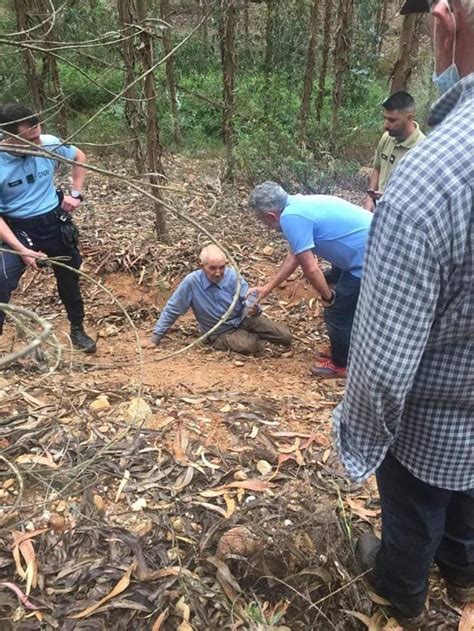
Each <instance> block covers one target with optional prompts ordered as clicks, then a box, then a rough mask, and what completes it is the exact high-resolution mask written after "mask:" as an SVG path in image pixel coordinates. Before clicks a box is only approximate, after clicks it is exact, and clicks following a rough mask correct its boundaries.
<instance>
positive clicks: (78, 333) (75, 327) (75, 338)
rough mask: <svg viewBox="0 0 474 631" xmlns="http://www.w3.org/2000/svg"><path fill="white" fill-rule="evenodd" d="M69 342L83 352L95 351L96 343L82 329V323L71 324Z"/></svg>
mask: <svg viewBox="0 0 474 631" xmlns="http://www.w3.org/2000/svg"><path fill="white" fill-rule="evenodd" d="M71 342H72V345H73V346H75V348H78V349H79V350H81V351H84V353H95V352H96V350H97V346H96V343H95V342H94V340H93V339H92V338H91V337H89V336H88V335H87V333H86V332H85V331H84V327H83V326H82V324H71Z"/></svg>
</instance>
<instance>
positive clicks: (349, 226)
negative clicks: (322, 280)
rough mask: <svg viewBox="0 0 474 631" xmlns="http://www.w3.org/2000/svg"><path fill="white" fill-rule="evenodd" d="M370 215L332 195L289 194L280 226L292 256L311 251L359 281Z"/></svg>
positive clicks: (370, 219)
mask: <svg viewBox="0 0 474 631" xmlns="http://www.w3.org/2000/svg"><path fill="white" fill-rule="evenodd" d="M371 221H372V213H370V212H369V211H368V210H365V209H364V208H360V206H356V205H355V204H351V203H350V202H347V201H345V200H344V199H340V198H339V197H334V196H332V195H288V200H287V203H286V206H285V209H284V210H283V212H282V214H281V217H280V225H281V228H282V231H283V234H284V235H285V237H286V239H287V241H288V243H289V244H290V248H291V251H292V252H293V254H301V253H302V252H306V250H312V251H313V252H314V253H315V254H316V255H317V256H320V257H321V258H323V259H325V260H326V261H329V262H330V263H332V265H335V266H336V267H339V268H340V269H342V270H344V271H347V272H350V273H351V274H353V275H354V276H357V277H358V278H360V277H361V276H362V264H363V262H364V252H365V244H366V242H367V237H368V233H369V227H370V223H371Z"/></svg>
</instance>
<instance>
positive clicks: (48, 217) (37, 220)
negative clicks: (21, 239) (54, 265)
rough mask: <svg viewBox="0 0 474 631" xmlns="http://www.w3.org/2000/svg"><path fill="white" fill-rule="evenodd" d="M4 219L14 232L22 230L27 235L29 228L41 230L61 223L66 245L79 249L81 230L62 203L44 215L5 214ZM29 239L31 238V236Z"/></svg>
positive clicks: (63, 239) (62, 235)
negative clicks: (23, 217) (22, 216)
mask: <svg viewBox="0 0 474 631" xmlns="http://www.w3.org/2000/svg"><path fill="white" fill-rule="evenodd" d="M58 197H59V195H58ZM61 201H62V199H61V198H60V202H61ZM3 219H4V220H5V223H6V224H7V225H8V226H9V227H10V228H11V229H12V230H13V231H14V232H21V233H23V234H24V236H25V237H28V230H33V231H38V230H40V231H41V228H46V227H47V226H50V225H53V224H58V223H59V225H60V230H61V238H62V241H63V243H64V245H65V246H66V247H68V248H72V249H77V247H78V245H79V230H78V228H77V226H76V224H75V223H74V221H73V220H72V216H71V213H67V212H65V211H64V210H62V208H61V206H60V205H58V206H57V208H55V209H54V210H50V211H49V212H47V213H44V214H43V215H36V216H35V217H29V218H25V219H21V218H17V217H5V216H3ZM28 240H30V239H29V237H28ZM30 247H31V246H30Z"/></svg>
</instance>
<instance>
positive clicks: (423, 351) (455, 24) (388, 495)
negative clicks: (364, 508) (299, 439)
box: [334, 0, 474, 629]
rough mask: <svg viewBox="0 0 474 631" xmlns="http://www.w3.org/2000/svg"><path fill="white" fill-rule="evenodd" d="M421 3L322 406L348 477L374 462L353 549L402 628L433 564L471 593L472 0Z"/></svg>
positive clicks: (418, 609)
mask: <svg viewBox="0 0 474 631" xmlns="http://www.w3.org/2000/svg"><path fill="white" fill-rule="evenodd" d="M421 11H423V12H428V11H430V12H431V18H430V19H431V22H432V23H433V39H434V50H435V75H434V80H435V83H436V84H437V85H438V87H439V88H440V90H441V92H442V93H443V94H442V96H441V98H440V99H439V100H438V101H437V102H436V103H435V105H434V107H433V109H432V111H431V115H430V120H429V124H430V126H431V127H432V128H433V129H432V131H431V133H430V134H429V135H428V137H427V139H426V140H425V141H424V142H423V143H420V144H419V145H418V146H416V147H414V148H413V149H412V150H411V151H410V153H409V154H408V155H407V156H406V158H405V159H404V160H403V161H402V162H401V163H400V165H399V166H398V168H397V170H396V172H395V173H394V174H393V176H392V178H391V180H390V183H389V185H388V187H387V189H386V191H385V193H384V197H383V200H382V201H381V203H380V205H379V206H378V208H377V212H376V213H375V215H374V219H373V221H372V226H371V230H370V233H369V241H368V245H367V250H366V260H365V267H364V274H363V279H362V287H361V293H360V297H359V303H358V309H357V313H356V318H355V322H354V327H353V331H352V342H351V351H350V357H349V376H348V382H347V388H346V394H345V397H344V400H343V402H342V403H341V405H340V406H339V407H338V408H337V409H336V411H335V413H334V430H335V438H336V444H337V447H338V451H339V454H340V456H341V459H342V462H343V464H344V466H345V467H346V469H347V471H348V473H349V475H350V476H351V477H352V478H353V479H354V480H357V481H363V480H365V479H366V478H368V477H369V476H370V475H371V474H372V473H374V472H376V476H377V483H378V487H379V491H380V500H381V507H382V539H381V541H379V540H378V539H377V538H376V537H375V536H374V535H372V534H365V535H363V536H362V537H361V539H360V540H359V542H358V547H357V558H358V561H359V565H360V569H361V571H368V574H366V577H365V578H366V579H367V580H368V582H369V583H370V585H371V587H372V589H373V590H375V591H376V592H378V593H379V594H380V595H381V596H383V597H385V598H386V599H387V600H389V601H390V603H391V604H392V606H393V609H394V615H395V616H396V617H397V619H398V620H399V621H400V623H401V624H402V626H403V628H404V629H418V628H425V624H426V611H425V601H426V596H427V592H428V572H429V570H430V567H431V564H432V563H433V561H435V562H436V563H437V565H438V567H439V569H440V571H441V575H442V576H443V578H444V581H445V583H446V586H447V590H448V593H449V595H450V596H451V597H452V598H453V599H454V600H456V601H458V602H461V603H467V602H473V601H474V0H434V1H428V0H406V2H405V3H404V5H403V8H402V13H413V12H421Z"/></svg>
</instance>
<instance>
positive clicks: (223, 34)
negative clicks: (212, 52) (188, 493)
mask: <svg viewBox="0 0 474 631" xmlns="http://www.w3.org/2000/svg"><path fill="white" fill-rule="evenodd" d="M235 24H236V10H235V0H223V2H222V8H221V16H220V27H219V31H220V38H219V39H220V47H221V60H222V77H223V82H224V112H223V117H222V122H223V136H224V145H225V149H226V163H227V170H226V177H227V178H228V179H229V180H233V179H234V172H235V156H234V143H235V139H234V89H235Z"/></svg>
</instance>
